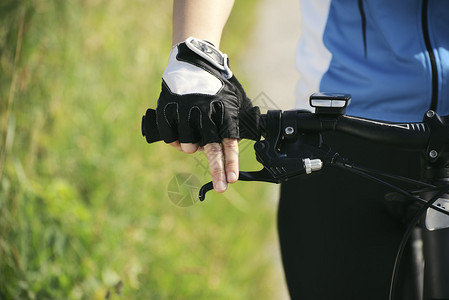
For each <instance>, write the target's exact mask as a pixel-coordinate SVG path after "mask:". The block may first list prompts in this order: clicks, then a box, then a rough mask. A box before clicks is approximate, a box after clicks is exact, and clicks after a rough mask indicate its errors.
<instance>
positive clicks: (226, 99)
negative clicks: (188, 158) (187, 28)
mask: <svg viewBox="0 0 449 300" xmlns="http://www.w3.org/2000/svg"><path fill="white" fill-rule="evenodd" d="M162 79H163V81H162V92H161V94H160V96H159V100H158V105H157V108H156V121H157V127H158V131H159V134H160V137H155V136H154V134H152V133H151V132H147V134H146V138H147V141H148V142H152V141H155V140H157V139H158V138H162V139H163V140H164V141H165V142H166V143H171V142H174V141H179V142H181V143H199V144H200V145H201V146H203V145H205V144H209V143H220V142H221V141H222V139H223V138H235V139H241V138H248V139H253V140H258V139H259V138H260V134H259V133H258V116H259V108H258V107H253V106H252V104H251V101H250V99H249V98H248V97H247V96H246V93H245V91H244V90H243V88H242V86H241V84H240V83H239V82H238V80H237V79H236V77H235V76H234V75H233V73H232V72H231V69H230V68H229V60H228V57H227V55H226V54H224V53H222V52H221V51H220V50H218V49H217V48H216V47H215V46H214V45H212V44H211V43H208V42H206V41H203V40H199V39H196V38H193V37H190V38H188V39H187V40H186V41H185V42H183V43H180V44H178V45H176V46H175V47H173V49H172V50H171V52H170V56H169V62H168V66H167V68H166V70H165V72H164V74H163V76H162ZM148 113H149V112H147V115H148ZM153 113H154V112H153ZM143 129H144V128H143ZM146 131H149V130H146Z"/></svg>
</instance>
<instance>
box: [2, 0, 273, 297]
mask: <svg viewBox="0 0 449 300" xmlns="http://www.w3.org/2000/svg"><path fill="white" fill-rule="evenodd" d="M256 2H257V1H256V0H251V1H249V0H247V1H236V8H235V10H234V11H235V12H234V13H233V15H232V16H231V19H230V21H229V24H228V28H227V30H226V32H225V34H224V41H223V45H222V49H223V50H224V51H227V52H229V54H230V56H231V57H234V61H233V62H234V63H233V67H234V71H235V72H236V73H238V59H239V56H238V53H239V51H240V50H241V48H242V47H243V46H239V45H243V43H242V41H243V40H244V39H245V37H247V36H248V34H249V30H250V28H251V24H252V23H253V21H254V20H253V18H254V14H253V11H254V7H255V5H256V4H257V3H256ZM171 5H172V4H171V1H166V0H150V1H143V0H132V1H124V0H108V1H106V0H78V1H59V0H2V1H1V3H0V68H1V69H0V117H1V119H0V121H1V138H2V140H1V144H0V146H1V153H2V160H1V161H0V166H1V169H2V170H1V175H0V176H1V177H0V179H1V182H0V298H1V299H273V298H274V297H275V296H274V295H275V294H276V291H277V289H278V287H277V284H278V283H279V282H280V280H281V279H279V278H274V275H273V273H272V270H273V264H274V262H273V258H272V251H273V246H272V245H273V244H275V243H276V241H275V233H274V228H275V221H274V215H275V214H274V209H275V205H274V202H273V201H272V200H271V198H272V194H273V192H272V190H270V189H271V187H269V186H268V185H265V184H256V183H254V184H253V183H251V184H248V183H246V184H245V183H237V184H235V185H233V186H232V187H231V188H230V190H229V191H228V192H226V193H225V194H223V195H217V194H213V193H210V194H209V195H208V199H207V201H206V202H205V203H201V204H200V203H195V205H193V206H190V207H187V208H181V207H179V206H176V205H174V204H173V203H172V202H171V201H170V199H169V197H168V196H167V195H168V193H167V189H168V184H169V182H170V181H171V180H172V179H173V176H174V175H175V174H180V173H186V174H193V175H194V176H195V178H197V181H199V182H201V183H205V182H206V181H208V180H209V175H208V172H207V170H205V169H204V167H203V166H204V165H206V160H205V158H204V156H203V154H201V153H199V154H194V155H190V156H186V155H183V154H181V153H178V152H176V151H175V150H173V149H171V148H170V147H168V146H166V145H164V144H163V143H161V144H154V145H151V146H149V145H148V144H146V143H145V141H144V139H143V138H142V137H141V135H140V118H141V115H142V114H143V113H144V111H145V109H146V108H147V107H149V106H151V107H155V104H156V99H157V96H158V92H159V86H160V76H161V74H162V71H163V69H164V67H165V64H166V58H167V56H168V52H169V49H170V45H171V43H170V38H171V26H170V20H171ZM228 49H229V50H228ZM236 70H237V71H236ZM241 146H242V147H241V148H242V152H243V153H242V156H241V160H242V166H241V168H242V169H251V168H252V169H254V168H257V165H256V164H255V163H254V158H253V156H252V150H251V148H252V147H251V143H249V142H242V145H241ZM194 192H196V190H194V191H193V192H192V194H194Z"/></svg>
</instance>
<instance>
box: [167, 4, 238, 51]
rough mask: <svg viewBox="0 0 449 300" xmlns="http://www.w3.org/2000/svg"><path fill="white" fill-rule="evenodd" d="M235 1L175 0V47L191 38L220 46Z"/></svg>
mask: <svg viewBox="0 0 449 300" xmlns="http://www.w3.org/2000/svg"><path fill="white" fill-rule="evenodd" d="M233 5H234V0H174V3H173V45H175V44H177V43H180V42H182V41H184V40H185V39H186V38H188V37H189V36H194V37H196V38H199V39H203V40H207V41H209V42H211V43H213V44H214V45H215V46H217V47H218V46H219V44H220V39H221V33H222V31H223V28H224V25H225V24H226V21H227V20H228V17H229V14H230V13H231V10H232V6H233Z"/></svg>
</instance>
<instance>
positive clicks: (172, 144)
mask: <svg viewBox="0 0 449 300" xmlns="http://www.w3.org/2000/svg"><path fill="white" fill-rule="evenodd" d="M168 144H169V145H170V146H172V147H174V148H175V149H176V150H179V151H181V152H182V148H181V144H180V143H179V141H174V142H171V143H168Z"/></svg>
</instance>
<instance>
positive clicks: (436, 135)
mask: <svg viewBox="0 0 449 300" xmlns="http://www.w3.org/2000/svg"><path fill="white" fill-rule="evenodd" d="M310 100H311V105H312V106H313V107H315V113H312V112H308V111H304V110H288V111H284V112H282V111H280V110H269V111H268V112H267V114H262V115H260V119H259V120H258V122H250V123H251V125H247V126H246V127H245V124H248V123H245V122H240V126H241V127H245V128H244V129H245V130H246V131H251V132H252V133H253V136H257V137H261V136H262V137H264V139H260V138H258V139H257V141H256V143H255V145H254V148H255V151H256V158H257V160H258V161H259V162H260V163H262V165H263V166H264V168H263V169H262V170H261V171H258V172H240V174H239V175H240V176H239V180H243V181H264V182H274V183H280V182H282V181H285V180H288V178H291V177H295V176H298V175H301V174H309V173H311V172H313V171H317V170H320V169H321V167H322V166H323V164H324V165H326V164H335V163H337V162H338V161H339V160H338V159H337V156H338V153H334V152H332V151H331V150H330V149H329V148H327V147H326V146H325V145H322V143H321V139H320V138H319V136H320V134H321V133H323V132H326V131H335V132H343V133H346V134H349V135H352V136H356V137H360V138H364V139H368V140H371V141H375V142H379V143H384V144H389V145H392V146H395V147H398V148H403V149H408V150H413V151H422V152H423V153H424V157H425V158H426V159H427V160H428V161H429V163H436V162H437V161H438V162H440V163H441V162H442V163H443V164H446V163H447V162H448V161H449V138H448V137H449V122H448V121H449V116H446V117H440V116H439V115H438V114H436V113H435V112H434V111H430V110H429V111H427V112H426V113H425V115H424V118H423V121H422V122H418V123H391V122H383V121H377V120H370V119H364V118H358V117H353V116H347V115H344V113H345V108H346V106H347V105H348V104H349V102H350V96H349V95H341V94H323V93H319V94H313V95H312V96H311V98H310ZM447 123H448V124H447ZM254 124H259V125H258V128H253V127H251V126H254ZM142 134H143V135H144V136H145V138H146V139H147V142H148V143H153V142H156V141H159V140H161V137H160V135H159V131H158V128H157V123H156V112H155V111H154V110H152V109H148V110H147V112H146V114H145V116H144V117H143V118H142ZM301 139H303V140H304V143H303V145H302V146H301V151H300V152H299V153H297V155H294V156H292V155H291V154H289V156H287V155H286V153H283V152H282V144H283V143H286V142H288V141H295V142H298V141H299V140H301ZM311 141H312V142H311ZM210 189H212V183H208V184H206V185H204V186H203V188H202V189H201V190H200V195H199V197H200V199H201V200H204V197H205V193H206V192H207V191H208V190H210Z"/></svg>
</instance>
